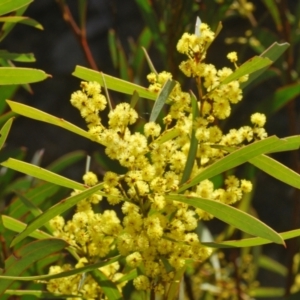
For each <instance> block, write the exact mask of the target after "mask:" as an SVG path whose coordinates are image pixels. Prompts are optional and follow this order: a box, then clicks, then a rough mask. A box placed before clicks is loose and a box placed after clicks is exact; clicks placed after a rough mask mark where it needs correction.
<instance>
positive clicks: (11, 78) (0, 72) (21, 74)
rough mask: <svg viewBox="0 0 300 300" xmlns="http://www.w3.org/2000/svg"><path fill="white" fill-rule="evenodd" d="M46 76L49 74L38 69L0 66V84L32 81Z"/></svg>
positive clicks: (43, 78)
mask: <svg viewBox="0 0 300 300" xmlns="http://www.w3.org/2000/svg"><path fill="white" fill-rule="evenodd" d="M48 77H50V75H48V74H46V73H45V72H44V71H42V70H38V69H28V68H11V67H0V85H9V84H25V83H33V82H38V81H42V80H45V79H46V78H48Z"/></svg>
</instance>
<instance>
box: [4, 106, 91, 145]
mask: <svg viewBox="0 0 300 300" xmlns="http://www.w3.org/2000/svg"><path fill="white" fill-rule="evenodd" d="M6 102H7V104H8V105H9V107H10V108H11V110H12V111H13V112H15V113H17V114H19V115H21V116H25V117H28V118H31V119H34V120H38V121H42V122H45V123H49V124H52V125H55V126H58V127H61V128H64V129H66V130H68V131H71V132H73V133H76V134H78V135H80V136H83V137H85V138H87V139H90V140H92V141H95V140H94V139H93V137H92V136H91V135H90V134H89V133H88V132H87V131H85V130H83V129H81V128H79V127H77V126H75V125H73V124H72V123H70V122H68V121H66V120H64V119H61V118H58V117H55V116H52V115H50V114H47V113H45V112H43V111H41V110H38V109H36V108H33V107H30V106H27V105H24V104H21V103H17V102H13V101H10V100H6Z"/></svg>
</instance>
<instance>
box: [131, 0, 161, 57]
mask: <svg viewBox="0 0 300 300" xmlns="http://www.w3.org/2000/svg"><path fill="white" fill-rule="evenodd" d="M135 2H136V4H137V5H138V7H139V9H140V11H141V14H142V16H143V19H144V20H145V22H146V24H147V26H148V27H149V29H150V31H151V33H152V35H153V40H154V46H155V47H156V48H157V49H158V50H159V52H160V53H161V55H163V57H165V55H166V47H165V42H164V41H163V39H162V34H161V32H160V30H159V20H158V19H157V16H156V15H155V13H154V9H153V8H152V7H151V2H148V1H144V0H135Z"/></svg>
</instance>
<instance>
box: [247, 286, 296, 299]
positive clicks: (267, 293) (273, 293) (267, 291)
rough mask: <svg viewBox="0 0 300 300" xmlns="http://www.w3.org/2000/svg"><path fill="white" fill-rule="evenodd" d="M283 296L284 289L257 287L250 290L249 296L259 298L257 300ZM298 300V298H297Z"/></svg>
mask: <svg viewBox="0 0 300 300" xmlns="http://www.w3.org/2000/svg"><path fill="white" fill-rule="evenodd" d="M284 294H285V289H284V288H278V287H258V288H254V289H252V290H250V295H249V296H252V297H259V298H273V299H274V298H276V297H283V296H284ZM297 299H299V298H297Z"/></svg>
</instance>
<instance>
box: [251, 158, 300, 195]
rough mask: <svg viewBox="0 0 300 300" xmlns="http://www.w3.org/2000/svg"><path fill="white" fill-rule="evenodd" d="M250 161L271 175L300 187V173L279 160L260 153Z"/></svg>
mask: <svg viewBox="0 0 300 300" xmlns="http://www.w3.org/2000/svg"><path fill="white" fill-rule="evenodd" d="M249 162H250V163H251V164H252V165H254V166H255V167H256V168H258V169H260V170H262V171H264V172H265V173H267V174H269V175H270V176H272V177H274V178H276V179H278V180H280V181H282V182H284V183H286V184H288V185H290V186H292V187H295V188H297V189H300V175H299V174H298V173H296V172H295V171H293V170H292V169H290V168H288V167H286V166H285V165H283V164H281V163H280V162H278V161H277V160H275V159H273V158H271V157H269V156H266V155H259V156H257V157H254V158H251V159H250V160H249Z"/></svg>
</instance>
